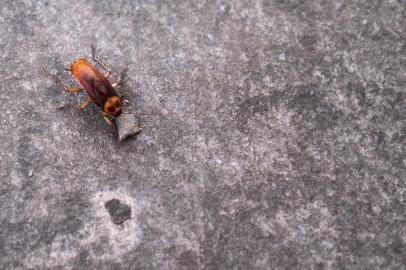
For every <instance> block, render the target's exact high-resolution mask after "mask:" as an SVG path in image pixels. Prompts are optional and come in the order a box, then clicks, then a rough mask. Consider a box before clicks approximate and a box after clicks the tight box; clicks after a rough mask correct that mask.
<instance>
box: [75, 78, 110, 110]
mask: <svg viewBox="0 0 406 270" xmlns="http://www.w3.org/2000/svg"><path fill="white" fill-rule="evenodd" d="M85 84H87V85H86V86H85V85H83V88H84V89H85V90H86V92H87V94H88V95H89V97H90V98H91V99H92V100H93V102H94V103H96V104H97V105H98V106H103V104H104V103H105V102H106V100H107V98H109V97H111V96H117V93H116V91H115V90H114V88H113V86H111V84H110V82H109V81H108V80H107V79H106V78H104V77H99V76H95V77H91V78H89V80H85Z"/></svg>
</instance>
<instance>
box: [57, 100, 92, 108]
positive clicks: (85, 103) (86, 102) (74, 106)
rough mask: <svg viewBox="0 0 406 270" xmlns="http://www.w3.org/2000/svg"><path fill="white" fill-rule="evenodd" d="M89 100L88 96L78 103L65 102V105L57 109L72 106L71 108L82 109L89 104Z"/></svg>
mask: <svg viewBox="0 0 406 270" xmlns="http://www.w3.org/2000/svg"><path fill="white" fill-rule="evenodd" d="M90 102H91V99H90V98H87V100H86V101H84V102H82V103H80V104H79V105H72V104H66V105H64V106H62V107H59V108H58V109H59V110H62V109H66V108H72V109H79V110H83V109H84V108H86V107H87V106H89V104H90Z"/></svg>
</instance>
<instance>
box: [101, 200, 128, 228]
mask: <svg viewBox="0 0 406 270" xmlns="http://www.w3.org/2000/svg"><path fill="white" fill-rule="evenodd" d="M104 207H106V209H107V211H108V212H109V214H110V216H111V219H112V221H113V223H114V224H121V223H123V222H124V221H126V220H127V219H129V218H131V207H129V206H128V205H126V204H125V203H122V202H121V201H120V200H117V199H111V200H109V201H107V202H106V203H105V204H104Z"/></svg>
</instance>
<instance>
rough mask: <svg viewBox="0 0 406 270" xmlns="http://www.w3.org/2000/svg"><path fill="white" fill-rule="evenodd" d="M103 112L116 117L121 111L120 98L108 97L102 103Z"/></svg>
mask: <svg viewBox="0 0 406 270" xmlns="http://www.w3.org/2000/svg"><path fill="white" fill-rule="evenodd" d="M103 112H105V113H107V114H109V115H111V116H114V117H118V116H119V115H120V114H121V113H122V110H121V99H120V98H119V97H118V96H112V97H109V98H108V99H107V101H106V103H104V105H103Z"/></svg>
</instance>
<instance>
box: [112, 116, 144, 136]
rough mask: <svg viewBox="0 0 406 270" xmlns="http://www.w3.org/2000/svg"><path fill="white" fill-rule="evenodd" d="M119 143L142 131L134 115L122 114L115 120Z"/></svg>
mask: <svg viewBox="0 0 406 270" xmlns="http://www.w3.org/2000/svg"><path fill="white" fill-rule="evenodd" d="M115 123H116V127H117V133H118V141H120V142H122V141H124V140H125V139H127V138H128V137H129V136H131V135H134V134H137V133H138V132H140V131H141V129H140V126H139V125H138V121H137V119H136V118H135V116H134V115H133V114H132V113H122V114H121V115H120V116H119V117H117V118H116V119H115Z"/></svg>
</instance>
